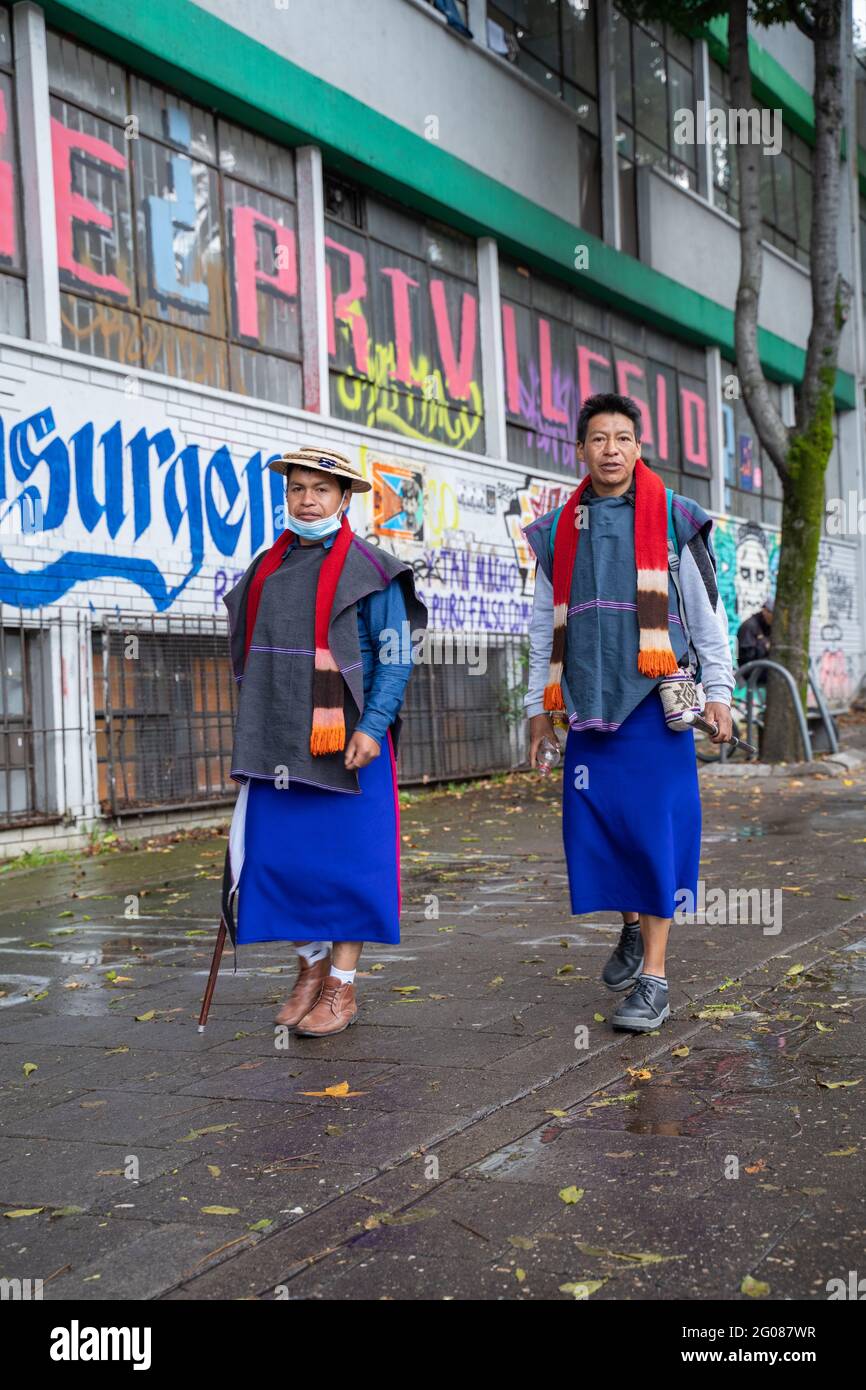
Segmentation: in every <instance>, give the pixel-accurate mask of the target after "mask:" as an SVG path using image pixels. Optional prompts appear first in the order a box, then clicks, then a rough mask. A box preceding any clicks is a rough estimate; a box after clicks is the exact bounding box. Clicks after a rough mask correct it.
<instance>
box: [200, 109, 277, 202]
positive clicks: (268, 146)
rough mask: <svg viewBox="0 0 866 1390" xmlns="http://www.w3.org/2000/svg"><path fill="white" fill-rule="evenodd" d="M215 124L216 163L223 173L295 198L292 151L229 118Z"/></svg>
mask: <svg viewBox="0 0 866 1390" xmlns="http://www.w3.org/2000/svg"><path fill="white" fill-rule="evenodd" d="M217 124H218V135H219V165H220V168H221V169H222V170H223V172H224V173H226V174H233V175H234V177H235V178H238V179H247V180H248V181H249V182H250V183H256V184H259V185H260V186H261V187H262V188H269V189H271V191H272V192H273V193H281V194H282V195H283V197H284V198H294V196H295V161H294V156H293V155H292V151H291V150H287V149H284V148H283V147H282V145H274V144H273V143H272V142H271V141H270V140H265V139H263V138H262V136H260V135H255V134H253V132H252V131H251V130H241V128H240V126H236V125H230V124H229V123H228V121H219V122H218V123H217Z"/></svg>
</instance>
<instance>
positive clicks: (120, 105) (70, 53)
mask: <svg viewBox="0 0 866 1390" xmlns="http://www.w3.org/2000/svg"><path fill="white" fill-rule="evenodd" d="M47 49H48V84H49V86H50V88H51V90H52V92H56V93H57V94H58V95H59V96H65V97H68V98H69V100H70V101H77V102H80V103H81V104H82V105H83V106H89V107H91V108H92V109H93V110H94V111H100V112H102V114H103V115H105V116H112V117H113V118H114V119H115V120H119V121H123V120H125V118H126V116H127V115H128V114H129V112H128V109H127V98H126V78H125V75H124V71H123V68H121V67H118V66H117V64H116V63H110V62H109V61H108V60H107V59H106V58H101V57H100V56H99V54H97V53H91V52H90V51H89V49H86V48H80V47H79V46H78V44H77V43H73V42H72V40H71V39H64V38H61V37H60V35H59V34H55V33H54V32H53V30H51V29H49V30H48V42H47Z"/></svg>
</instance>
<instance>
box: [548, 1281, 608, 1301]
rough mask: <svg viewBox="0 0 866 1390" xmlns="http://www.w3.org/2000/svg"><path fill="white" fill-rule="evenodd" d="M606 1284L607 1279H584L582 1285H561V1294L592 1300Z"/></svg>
mask: <svg viewBox="0 0 866 1390" xmlns="http://www.w3.org/2000/svg"><path fill="white" fill-rule="evenodd" d="M606 1283H607V1280H606V1279H584V1280H583V1282H582V1283H580V1284H560V1285H559V1292H560V1293H572V1294H574V1296H575V1298H591V1297H592V1295H593V1294H594V1293H597V1292H598V1290H599V1289H601V1288H603V1287H604V1285H605V1284H606Z"/></svg>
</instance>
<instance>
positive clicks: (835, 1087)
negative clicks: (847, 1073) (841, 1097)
mask: <svg viewBox="0 0 866 1390" xmlns="http://www.w3.org/2000/svg"><path fill="white" fill-rule="evenodd" d="M862 1080H863V1078H862V1076H858V1078H857V1080H856V1081H819V1082H818V1085H819V1086H823V1087H824V1089H825V1091H841V1090H842V1088H843V1086H859V1085H860V1082H861V1081H862Z"/></svg>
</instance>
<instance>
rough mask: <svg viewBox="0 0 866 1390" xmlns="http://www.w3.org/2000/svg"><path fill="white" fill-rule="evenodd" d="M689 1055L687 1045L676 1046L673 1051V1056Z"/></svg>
mask: <svg viewBox="0 0 866 1390" xmlns="http://www.w3.org/2000/svg"><path fill="white" fill-rule="evenodd" d="M688 1055H689V1049H688V1048H687V1047H675V1048H674V1050H673V1052H672V1053H671V1056H672V1057H688Z"/></svg>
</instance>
